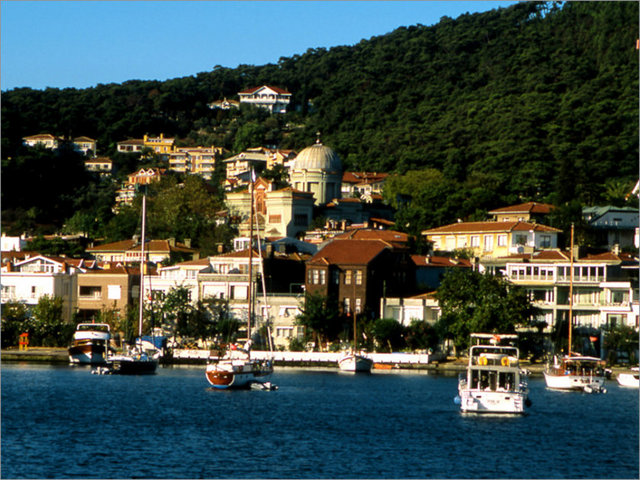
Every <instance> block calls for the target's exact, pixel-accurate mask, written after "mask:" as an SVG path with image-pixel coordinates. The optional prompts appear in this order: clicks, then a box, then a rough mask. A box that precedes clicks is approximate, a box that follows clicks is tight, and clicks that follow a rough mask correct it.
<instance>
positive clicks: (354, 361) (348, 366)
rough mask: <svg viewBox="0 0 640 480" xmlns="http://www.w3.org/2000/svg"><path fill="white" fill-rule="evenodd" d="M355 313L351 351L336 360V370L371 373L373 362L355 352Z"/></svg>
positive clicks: (354, 315)
mask: <svg viewBox="0 0 640 480" xmlns="http://www.w3.org/2000/svg"><path fill="white" fill-rule="evenodd" d="M353 296H354V299H353V304H354V305H355V283H354V291H353ZM356 318H357V312H356V311H355V310H354V311H353V349H352V350H350V351H347V352H345V353H344V354H343V355H342V357H340V358H339V359H338V368H340V370H341V371H343V372H353V373H358V372H362V373H371V368H372V367H373V360H372V359H371V358H369V357H368V356H367V355H365V353H364V352H362V351H357V350H356V348H357V345H358V334H357V330H358V324H357V322H356Z"/></svg>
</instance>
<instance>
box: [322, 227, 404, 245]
mask: <svg viewBox="0 0 640 480" xmlns="http://www.w3.org/2000/svg"><path fill="white" fill-rule="evenodd" d="M334 238H335V239H336V240H344V239H349V240H382V241H385V242H389V243H395V244H406V243H407V242H408V241H409V235H408V234H406V233H402V232H396V231H395V230H374V229H364V228H357V229H354V230H349V231H347V232H345V233H341V234H339V235H336V236H335V237H334Z"/></svg>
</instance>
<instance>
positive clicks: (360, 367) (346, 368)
mask: <svg viewBox="0 0 640 480" xmlns="http://www.w3.org/2000/svg"><path fill="white" fill-rule="evenodd" d="M338 367H340V370H342V371H343V372H364V373H366V372H371V368H372V367H373V360H371V359H370V358H368V357H365V356H363V355H345V356H344V357H342V358H341V359H340V360H338Z"/></svg>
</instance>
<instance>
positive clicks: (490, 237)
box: [484, 235, 493, 252]
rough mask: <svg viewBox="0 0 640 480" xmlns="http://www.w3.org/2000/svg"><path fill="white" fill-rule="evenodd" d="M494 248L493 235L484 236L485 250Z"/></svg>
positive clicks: (488, 250)
mask: <svg viewBox="0 0 640 480" xmlns="http://www.w3.org/2000/svg"><path fill="white" fill-rule="evenodd" d="M492 250H493V235H485V236H484V251H485V252H490V251H492Z"/></svg>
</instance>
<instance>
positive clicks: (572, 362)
mask: <svg viewBox="0 0 640 480" xmlns="http://www.w3.org/2000/svg"><path fill="white" fill-rule="evenodd" d="M569 265H570V267H569V268H570V276H569V337H568V341H567V352H568V354H567V355H564V356H562V357H558V356H557V355H555V356H554V357H553V363H552V364H549V365H547V367H546V369H545V370H544V372H543V373H544V380H545V382H546V385H547V388H551V389H555V390H567V391H571V390H576V391H583V392H587V393H604V392H606V390H605V388H604V382H605V369H604V367H605V362H604V361H602V360H600V359H599V358H597V357H590V356H584V355H580V354H579V353H576V352H573V351H572V338H571V334H572V328H573V274H574V272H573V224H571V253H570V264H569Z"/></svg>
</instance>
